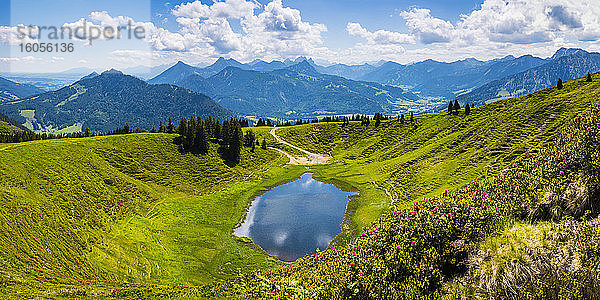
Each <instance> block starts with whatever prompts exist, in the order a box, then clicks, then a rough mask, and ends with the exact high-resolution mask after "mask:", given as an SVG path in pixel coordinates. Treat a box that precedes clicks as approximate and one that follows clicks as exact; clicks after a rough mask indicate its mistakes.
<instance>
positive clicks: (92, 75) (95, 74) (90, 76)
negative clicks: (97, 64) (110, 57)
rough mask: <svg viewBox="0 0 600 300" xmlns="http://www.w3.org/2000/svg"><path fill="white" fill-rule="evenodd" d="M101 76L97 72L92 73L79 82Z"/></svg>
mask: <svg viewBox="0 0 600 300" xmlns="http://www.w3.org/2000/svg"><path fill="white" fill-rule="evenodd" d="M99 75H100V74H98V73H97V72H96V71H94V72H92V73H90V74H88V75H85V76H83V77H81V79H79V80H84V79H89V78H94V77H96V76H99Z"/></svg>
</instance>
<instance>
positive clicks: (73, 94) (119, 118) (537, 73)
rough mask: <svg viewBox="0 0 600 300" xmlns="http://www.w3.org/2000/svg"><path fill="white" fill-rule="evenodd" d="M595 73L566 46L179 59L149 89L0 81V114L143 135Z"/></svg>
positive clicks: (487, 96)
mask: <svg viewBox="0 0 600 300" xmlns="http://www.w3.org/2000/svg"><path fill="white" fill-rule="evenodd" d="M86 70H87V71H89V69H80V70H78V71H79V72H80V73H81V72H83V71H86ZM599 71H600V54H599V53H590V52H587V51H584V50H582V49H567V48H562V49H559V50H558V51H556V53H555V54H554V55H553V56H551V57H548V58H545V59H544V58H538V57H534V56H531V55H525V56H521V57H514V56H507V57H504V58H500V59H494V60H489V61H480V60H476V59H464V60H459V61H456V62H450V63H446V62H438V61H434V60H426V61H422V62H418V63H413V64H408V65H403V64H399V63H395V62H389V61H388V62H381V63H378V64H377V65H372V64H362V65H344V64H336V65H331V66H321V65H318V64H316V63H315V62H314V61H313V60H312V59H310V58H306V57H299V58H297V59H293V60H292V59H287V60H285V61H271V62H266V61H263V60H255V61H253V62H251V63H241V62H238V61H236V60H234V59H225V58H219V59H218V60H217V61H216V62H215V63H213V64H211V65H208V66H205V67H199V66H191V65H188V64H185V63H183V62H178V63H177V64H175V65H173V66H171V67H170V68H168V69H166V70H165V71H163V72H162V73H160V74H159V75H157V76H155V77H154V78H152V79H150V80H148V83H146V82H144V81H142V80H141V79H138V78H135V77H132V76H126V75H124V74H123V73H121V72H118V71H114V70H113V71H110V72H104V73H102V74H101V75H98V74H97V73H96V72H91V73H90V74H89V75H86V76H83V77H82V75H79V77H78V79H72V81H71V82H73V81H77V82H75V83H74V84H69V85H68V86H67V87H65V88H61V89H58V90H56V91H53V92H48V93H44V94H41V93H42V92H43V91H42V90H41V89H39V88H36V87H35V86H33V85H30V84H23V83H16V82H13V81H10V80H7V79H3V78H0V103H1V104H0V111H1V112H5V113H6V114H7V115H8V116H10V117H12V118H15V119H17V120H18V121H19V122H21V123H22V124H26V125H27V127H28V128H30V129H34V130H41V131H57V130H58V131H59V132H60V131H64V132H69V131H73V130H75V131H76V130H81V129H82V128H85V127H90V128H91V129H93V130H98V131H106V130H110V129H114V128H116V127H117V126H122V125H123V124H122V123H124V122H131V123H132V124H131V126H132V127H140V128H143V129H149V128H151V126H152V125H154V123H155V122H156V120H161V119H162V120H164V119H165V118H168V117H169V116H171V117H173V118H179V117H181V116H184V115H191V114H199V115H209V114H212V115H213V116H215V117H223V116H232V115H234V114H236V113H239V114H241V115H243V116H249V117H250V116H256V117H276V118H281V119H297V118H313V117H318V116H324V115H345V114H374V113H378V112H380V113H384V114H389V115H396V114H407V113H409V112H414V113H426V112H432V111H442V110H445V109H446V108H447V102H448V101H450V100H454V99H457V100H458V101H459V102H460V103H461V104H463V106H464V104H465V103H471V104H472V105H477V106H479V105H481V104H485V103H490V102H493V101H496V100H499V99H503V98H508V97H514V96H521V95H524V94H528V93H531V92H535V91H537V90H541V89H543V88H546V87H549V86H552V85H555V84H556V81H557V80H558V78H562V79H563V80H570V79H574V78H578V77H581V76H585V75H586V74H587V73H594V72H599ZM73 72H74V71H73ZM69 76H75V75H69ZM57 78H58V77H57ZM107 78H112V79H110V80H109V79H107ZM37 94H41V95H39V96H34V95H37ZM211 98H212V99H211ZM213 99H214V101H213ZM186 101H191V104H190V103H187V102H186ZM171 111H172V112H171Z"/></svg>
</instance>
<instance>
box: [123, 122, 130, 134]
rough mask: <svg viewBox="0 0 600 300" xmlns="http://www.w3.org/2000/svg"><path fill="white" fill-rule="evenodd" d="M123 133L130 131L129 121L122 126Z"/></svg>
mask: <svg viewBox="0 0 600 300" xmlns="http://www.w3.org/2000/svg"><path fill="white" fill-rule="evenodd" d="M123 133H124V134H128V133H131V127H130V126H129V123H125V127H123Z"/></svg>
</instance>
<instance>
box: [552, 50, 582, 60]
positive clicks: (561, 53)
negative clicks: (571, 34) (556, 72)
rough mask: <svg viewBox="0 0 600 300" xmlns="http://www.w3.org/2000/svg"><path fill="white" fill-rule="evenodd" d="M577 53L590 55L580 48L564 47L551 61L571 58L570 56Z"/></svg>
mask: <svg viewBox="0 0 600 300" xmlns="http://www.w3.org/2000/svg"><path fill="white" fill-rule="evenodd" d="M577 53H588V52H587V51H585V50H583V49H579V48H564V47H563V48H560V49H558V51H556V53H554V55H552V57H551V58H550V60H556V59H559V58H561V57H564V56H569V55H573V54H577Z"/></svg>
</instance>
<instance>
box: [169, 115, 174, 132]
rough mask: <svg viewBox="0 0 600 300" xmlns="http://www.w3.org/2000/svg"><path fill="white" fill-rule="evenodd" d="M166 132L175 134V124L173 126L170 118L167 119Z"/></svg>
mask: <svg viewBox="0 0 600 300" xmlns="http://www.w3.org/2000/svg"><path fill="white" fill-rule="evenodd" d="M167 132H168V133H175V124H173V120H171V118H169V124H168V125H167Z"/></svg>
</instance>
